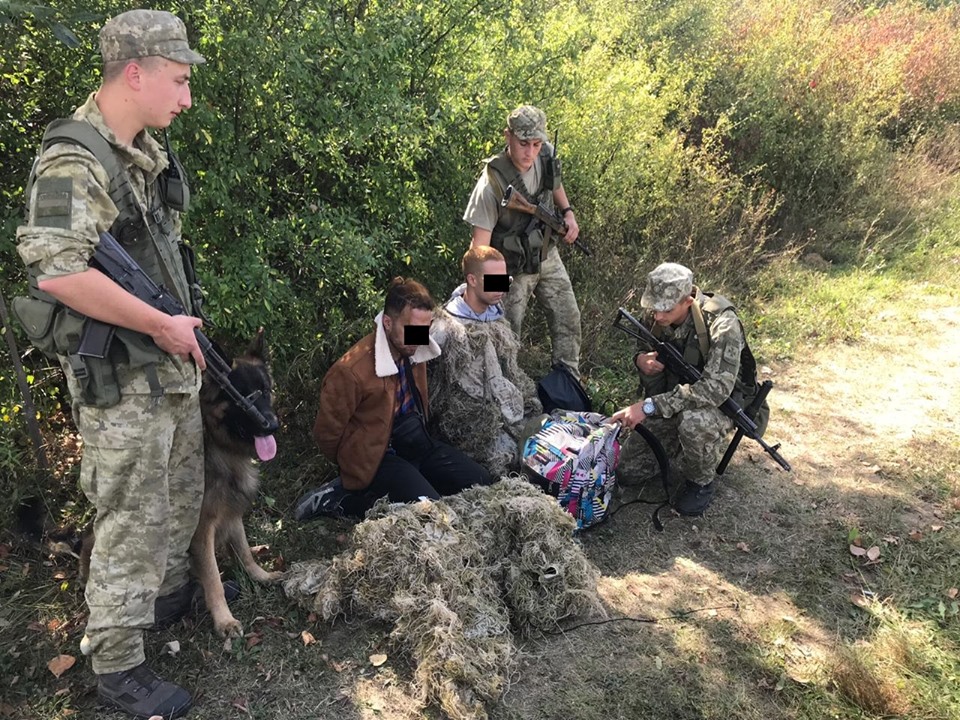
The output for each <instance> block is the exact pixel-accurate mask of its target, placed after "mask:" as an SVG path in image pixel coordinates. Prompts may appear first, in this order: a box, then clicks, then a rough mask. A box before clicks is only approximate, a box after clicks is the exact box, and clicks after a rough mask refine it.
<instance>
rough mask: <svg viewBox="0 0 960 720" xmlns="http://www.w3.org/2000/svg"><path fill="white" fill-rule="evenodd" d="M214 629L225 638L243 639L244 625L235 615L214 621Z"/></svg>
mask: <svg viewBox="0 0 960 720" xmlns="http://www.w3.org/2000/svg"><path fill="white" fill-rule="evenodd" d="M213 627H214V629H215V630H216V631H217V633H218V634H219V635H220V637H225V638H240V637H243V625H241V624H240V621H239V620H237V619H236V618H235V617H233V615H228V616H227V617H226V618H221V619H218V620H214V621H213Z"/></svg>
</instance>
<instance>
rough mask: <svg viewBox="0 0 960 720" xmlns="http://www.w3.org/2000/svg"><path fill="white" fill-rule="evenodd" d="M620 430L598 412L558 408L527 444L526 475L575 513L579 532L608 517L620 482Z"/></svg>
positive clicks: (525, 456) (524, 452)
mask: <svg viewBox="0 0 960 720" xmlns="http://www.w3.org/2000/svg"><path fill="white" fill-rule="evenodd" d="M620 427H621V426H620V425H619V424H618V423H610V422H609V418H607V417H605V416H603V415H601V414H599V413H591V412H579V413H578V412H573V411H570V410H555V411H554V412H553V413H551V414H550V417H549V419H547V420H546V421H544V423H543V426H542V427H541V428H540V430H539V431H538V432H537V433H535V434H534V435H532V436H530V437H529V438H527V441H526V442H525V443H524V446H523V454H522V457H521V459H520V465H521V467H522V468H523V470H524V472H525V473H526V474H527V476H528V477H529V478H530V480H531V481H533V482H534V483H536V484H537V485H540V486H541V487H542V488H543V489H544V490H545V491H546V492H547V493H549V494H550V495H553V496H554V497H556V498H557V501H558V502H559V503H560V506H561V507H562V508H564V509H565V510H567V512H569V513H570V514H571V515H573V517H574V518H575V519H576V521H577V530H582V529H583V528H587V527H590V526H591V525H595V524H597V523H598V522H600V521H601V520H603V519H604V518H605V517H606V514H607V509H608V508H609V507H610V499H611V497H612V496H613V489H614V487H615V486H616V484H617V477H616V470H617V463H618V462H619V461H620V443H619V442H618V440H617V436H618V435H619V433H620Z"/></svg>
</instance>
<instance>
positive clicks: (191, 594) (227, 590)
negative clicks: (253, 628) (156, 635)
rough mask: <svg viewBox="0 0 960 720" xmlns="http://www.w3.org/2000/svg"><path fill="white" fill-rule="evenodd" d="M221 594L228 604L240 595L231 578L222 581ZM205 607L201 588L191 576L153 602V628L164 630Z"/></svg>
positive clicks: (238, 588) (238, 587)
mask: <svg viewBox="0 0 960 720" xmlns="http://www.w3.org/2000/svg"><path fill="white" fill-rule="evenodd" d="M223 595H224V597H225V598H226V599H227V604H228V605H229V604H230V603H232V602H233V601H234V600H236V599H237V598H238V597H239V596H240V586H239V585H237V584H236V583H235V582H234V581H233V580H227V581H226V582H225V583H223ZM204 609H206V604H205V603H204V602H203V588H202V587H200V584H199V583H198V582H197V581H196V580H194V579H193V578H191V579H190V580H189V582H187V584H186V585H184V586H182V587H181V588H179V589H178V590H174V591H173V592H171V593H167V594H166V595H161V596H160V597H158V598H157V599H156V602H154V603H153V618H154V619H153V627H152V628H151V629H153V630H166V629H167V628H168V627H170V626H171V625H173V624H174V623H176V622H178V621H179V620H182V619H183V618H185V617H187V616H188V615H191V614H193V613H195V612H197V611H198V610H200V611H201V612H202V611H203V610H204Z"/></svg>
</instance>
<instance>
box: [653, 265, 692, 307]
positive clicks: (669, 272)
mask: <svg viewBox="0 0 960 720" xmlns="http://www.w3.org/2000/svg"><path fill="white" fill-rule="evenodd" d="M692 292H693V271H692V270H691V269H690V268H687V267H684V266H683V265H678V264H677V263H662V264H660V265H657V267H655V268H654V269H653V270H652V271H651V272H650V274H649V275H647V287H646V288H644V291H643V296H642V297H641V298H640V305H641V306H642V307H644V308H645V309H647V310H653V311H654V312H667V311H668V310H672V309H673V308H674V306H676V304H677V303H678V302H680V301H681V300H683V299H684V298H685V297H687V296H688V295H690V293H692Z"/></svg>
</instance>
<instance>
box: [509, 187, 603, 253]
mask: <svg viewBox="0 0 960 720" xmlns="http://www.w3.org/2000/svg"><path fill="white" fill-rule="evenodd" d="M500 206H501V207H505V208H507V209H508V210H517V211H519V212H522V213H526V214H527V215H530V216H531V218H530V225H528V226H527V230H526V231H527V233H528V234H529V232H530V231H532V230H533V228H534V226H536V225H537V224H542V225H544V226H546V227H548V228H550V229H551V230H553V232H555V233H557V235H560V236H561V237H562V236H563V235H565V234H566V232H567V223H566V221H565V220H564V219H563V216H562V215H560V214H559V213H557V212H555V211H554V210H551V209H550V208H548V207H547V206H546V205H544V204H543V203H537V204H536V205H534V204H533V203H532V202H530V201H529V200H527V199H526V198H525V197H524V196H523V195H522V194H521V193H518V192H517V190H516V188H514V187H513V185H507V189H506V190H505V191H504V192H503V200H501V201H500ZM573 244H574V245H575V246H576V247H577V248H578V249H579V250H580V252H582V253H583V254H584V255H586V256H587V257H590V256H592V255H593V253H592V252H591V251H590V248H588V247H587V246H586V245H584V244H583V243H582V242H580V238H577V239H576V240H574V241H573Z"/></svg>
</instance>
